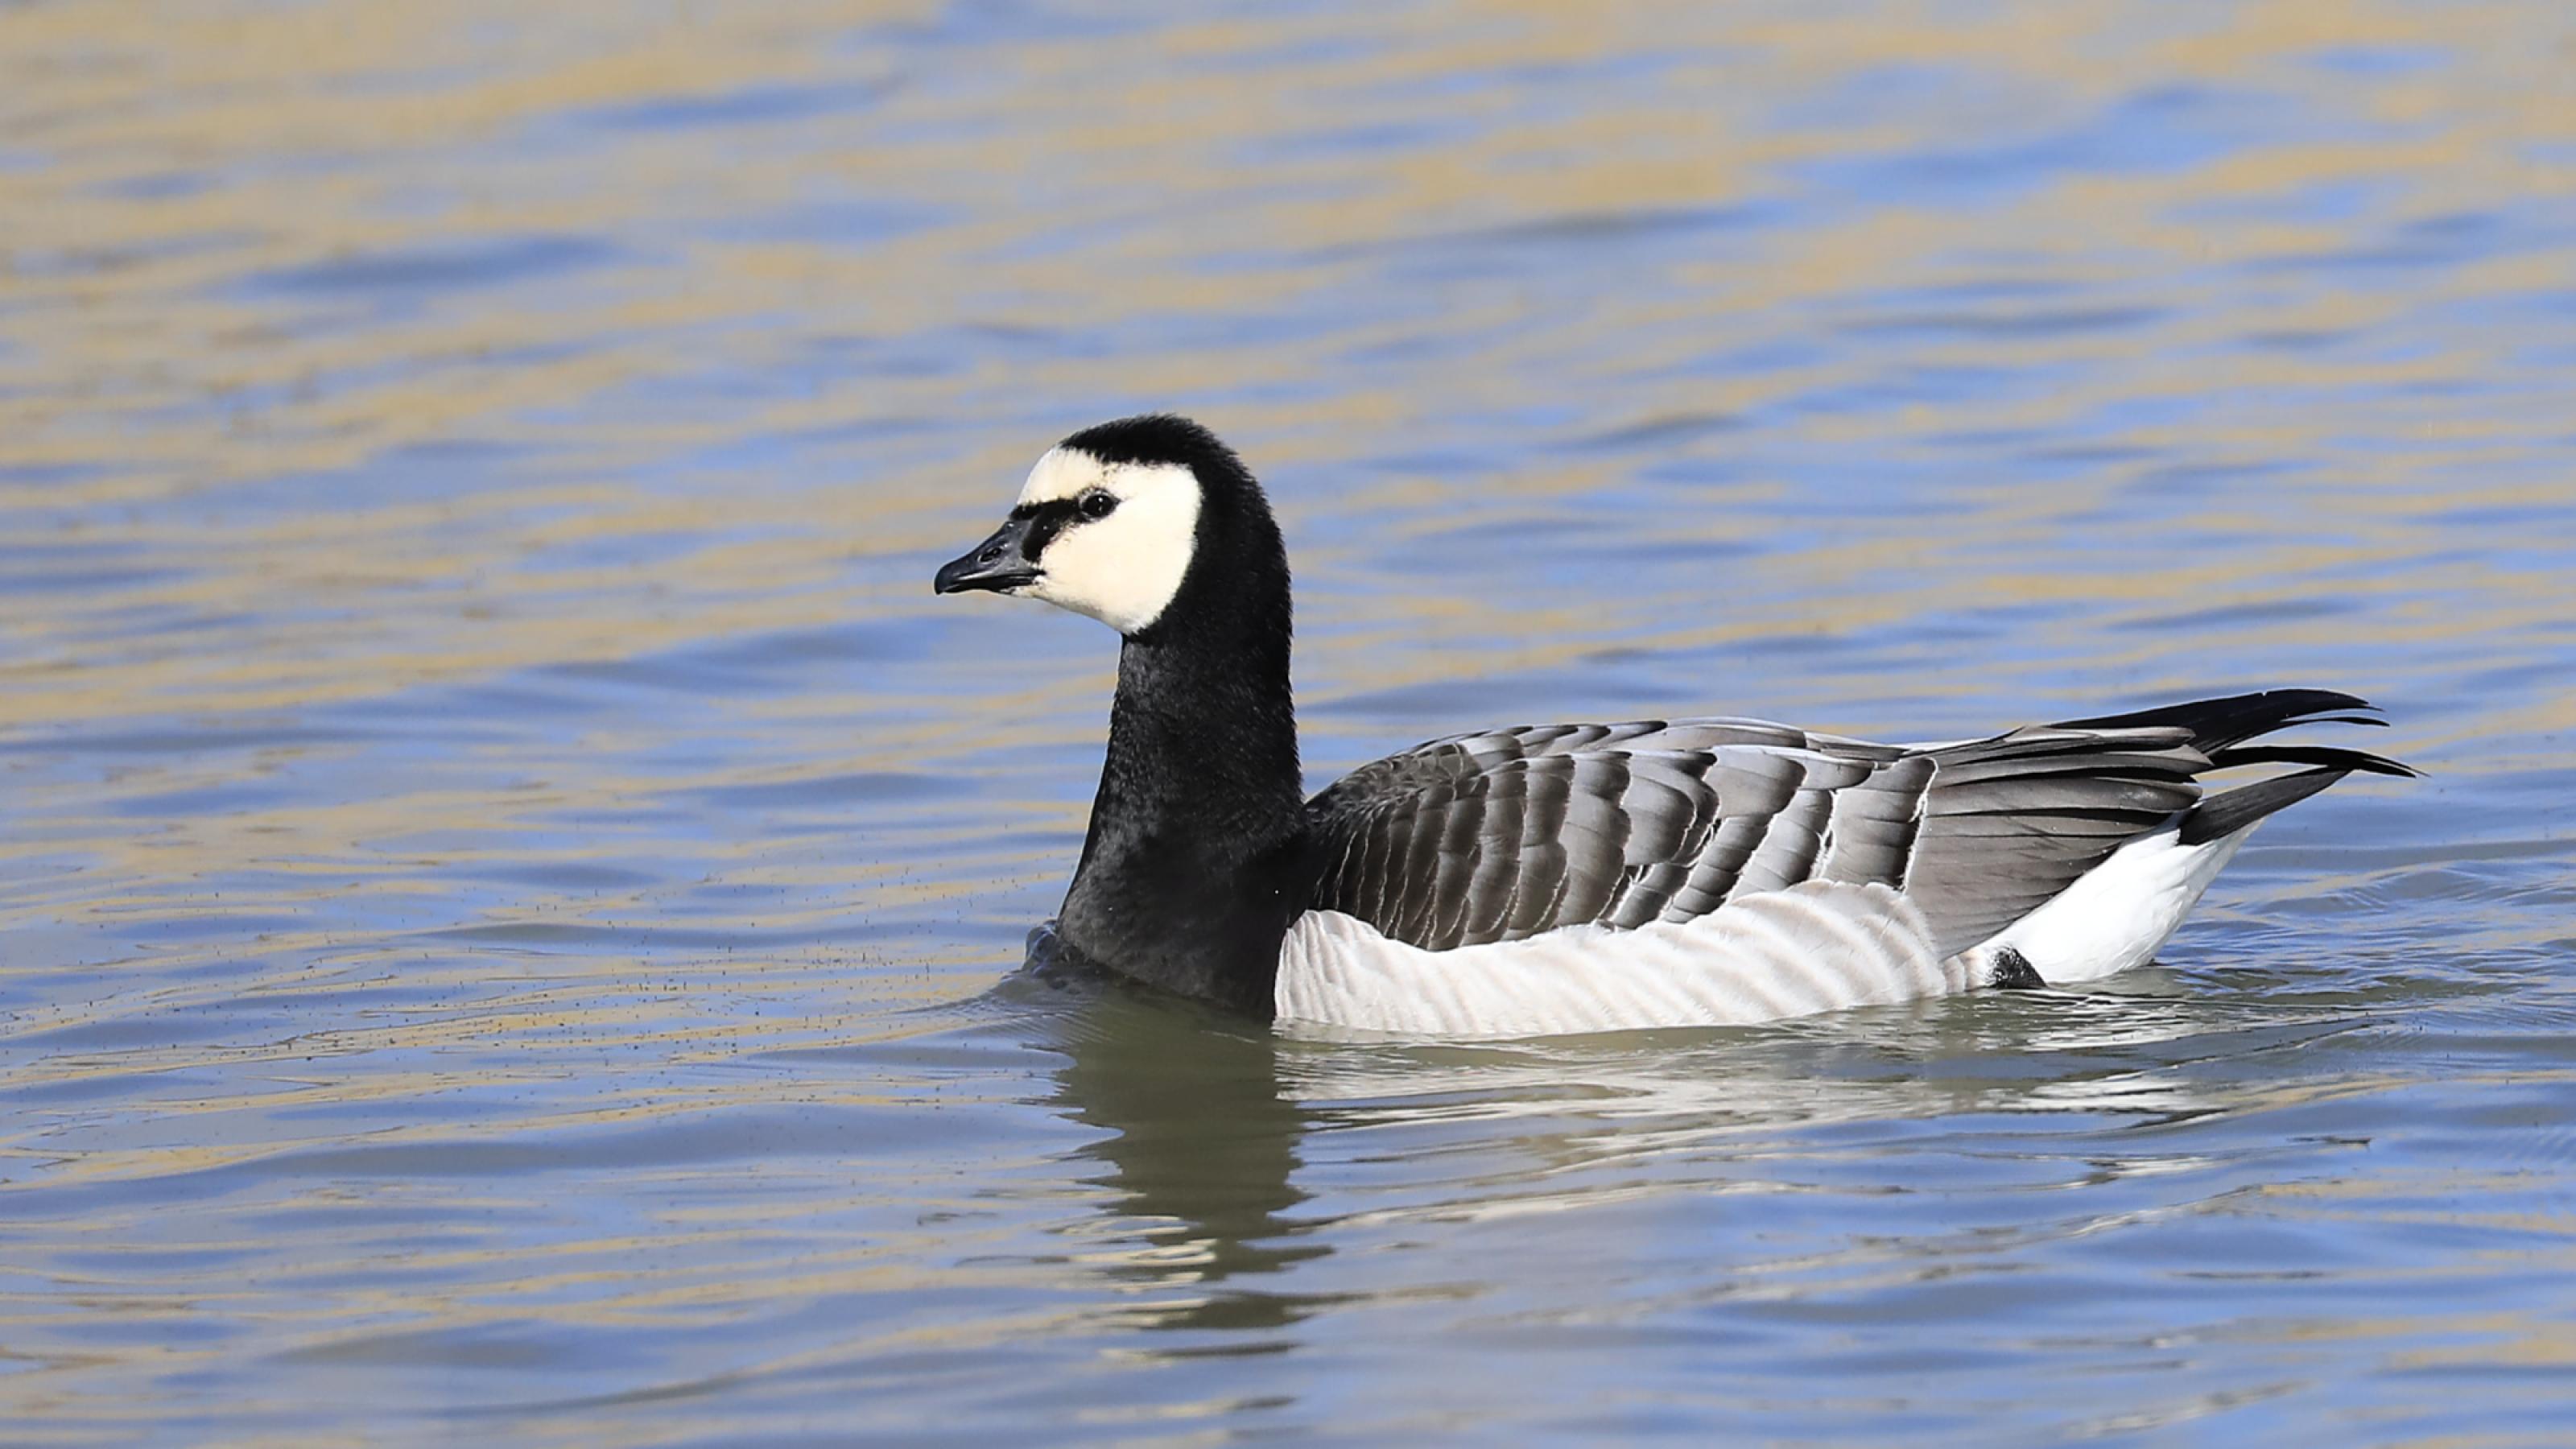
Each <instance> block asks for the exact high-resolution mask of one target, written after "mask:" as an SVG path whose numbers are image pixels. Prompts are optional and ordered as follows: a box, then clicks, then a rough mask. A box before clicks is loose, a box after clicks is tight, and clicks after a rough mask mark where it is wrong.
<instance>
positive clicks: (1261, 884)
mask: <svg viewBox="0 0 2576 1449" xmlns="http://www.w3.org/2000/svg"><path fill="white" fill-rule="evenodd" d="M935 587H936V589H937V591H938V592H940V593H943V594H947V593H959V592H963V591H966V590H972V589H988V590H992V591H994V592H997V593H1003V594H1015V595H1026V596H1028V597H1030V598H1037V599H1044V600H1045V601H1047V602H1048V603H1051V604H1055V605H1058V606H1060V607H1062V608H1066V609H1071V610H1073V611H1075V612H1077V613H1082V614H1088V615H1090V616H1091V617H1093V618H1096V619H1099V620H1100V621H1102V622H1103V623H1106V624H1108V625H1109V626H1110V627H1111V628H1114V629H1116V630H1117V631H1118V632H1119V633H1120V634H1121V635H1123V636H1124V639H1125V642H1124V644H1123V645H1122V647H1121V650H1120V653H1119V658H1118V692H1117V699H1116V702H1115V703H1114V704H1113V705H1112V706H1111V708H1110V715H1109V749H1108V757H1107V761H1106V763H1105V765H1104V766H1103V768H1102V770H1101V776H1100V791H1099V795H1098V796H1097V798H1096V799H1095V801H1094V802H1093V805H1092V812H1091V830H1090V834H1089V837H1088V838H1087V839H1086V840H1085V841H1084V842H1083V847H1082V860H1081V863H1080V865H1079V866H1078V867H1077V868H1076V869H1075V872H1074V877H1073V885H1072V887H1071V889H1070V890H1068V891H1067V892H1066V894H1065V898H1064V907H1063V911H1062V913H1061V915H1060V916H1059V919H1058V924H1057V928H1056V929H1057V934H1058V938H1059V946H1060V948H1061V947H1069V948H1071V950H1072V951H1073V952H1074V953H1076V954H1077V955H1078V956H1079V957H1080V958H1083V959H1087V960H1089V961H1091V962H1094V963H1097V964H1099V965H1101V966H1103V967H1106V968H1107V969H1109V970H1111V971H1114V972H1117V973H1120V974H1123V975H1125V976H1128V977H1132V978H1134V979H1136V980H1139V981H1143V982H1146V983H1149V984H1151V985H1154V986H1158V987H1162V988H1166V989H1168V990H1171V991H1176V992H1181V993H1184V994H1187V995H1190V996H1196V997H1201V998H1205V999H1209V1000H1212V1001H1215V1002H1218V1003H1222V1004H1224V1005H1227V1006H1231V1007H1234V1008H1238V1009H1241V1010H1244V1011H1248V1012H1254V1013H1258V1014H1260V1015H1262V1016H1264V1017H1273V1018H1277V1019H1280V1020H1283V1021H1303V1022H1311V1023H1318V1024H1324V1025H1329V1026H1335V1027H1343V1028H1359V1029H1365V1030H1378V1031H1387V1032H1396V1033H1405V1034H1413V1035H1428V1036H1453V1037H1502V1036H1535V1035H1547V1034H1554V1033H1562V1032H1580V1031H1602V1030H1614V1029H1619V1028H1628V1027H1648V1026H1680V1025H1702V1024H1725V1023H1743V1022H1757V1021H1767V1020H1772V1019H1776V1018H1781V1017H1789V1016H1797V1015H1802V1014H1805V1013H1809V1012H1817V1011H1825V1010H1829V1009H1832V1008H1836V1007H1842V1006H1850V1005H1856V1004H1859V1003H1863V1002H1886V1001H1898V1000H1903V999H1906V998H1910V997H1917V996H1930V995H1936V994H1940V993H1944V992H1953V991H1963V990H1968V989H1971V988H1974V987H1980V986H2006V987H2011V986H2024V987H2027V986H2037V985H2041V984H2043V983H2060V982H2072V981H2083V980H2089V979H2092V978H2094V977H2099V976H2106V975H2109V974H2110V973H2112V972H2115V971H2120V970H2123V969H2125V968H2127V967H2130V966H2135V965H2138V964H2140V963H2142V962H2144V961H2146V960H2147V959H2149V958H2150V957H2151V956H2153V955H2154V954H2155V951H2156V948H2157V947H2158V946H2160V945H2162V944H2163V943H2164V941H2165V938H2166V937H2167V936H2169V935H2171V934H2172V933H2173V930H2174V928H2175V927H2176V926H2178V925H2180V924H2181V922H2182V919H2183V916H2184V914H2185V913H2186V912H2188V911H2189V910H2190V909H2191V907H2192V906H2193V904H2194V903H2196V902H2197V901H2198V900H2199V899H2200V895H2201V892H2202V891H2203V890H2204V889H2206V888H2207V887H2208V885H2209V882H2210V880H2211V878H2212V877H2213V876H2215V875H2216V874H2217V873H2218V871H2219V869H2220V867H2222V866H2224V865H2225V864H2226V863H2227V861H2228V858H2229V857H2230V856H2232V855H2234V854H2235V852H2236V848H2237V847H2238V846H2239V845H2242V844H2243V843H2244V841H2245V837H2246V835H2247V834H2248V833H2249V832H2250V831H2252V830H2253V828H2254V826H2255V825H2256V824H2257V823H2258V822H2259V821H2261V820H2262V819H2263V818H2264V817H2265V816H2267V815H2270V814H2271V813H2272V812H2274V811H2276V810H2279V809H2281V808H2282V807H2284V806H2286V805H2290V804H2293V803H2295V802H2297V801H2299V800H2303V799H2305V798H2307V797H2308V796H2310V795H2313V794H2315V793H2316V792H2317V791H2319V790H2322V789H2324V788H2325V787H2326V786H2328V785H2331V784H2333V783H2335V782H2336V781H2337V780H2340V779H2342V778H2343V777H2344V776H2345V775H2346V774H2348V773H2350V772H2352V771H2355V770H2364V771H2370V772H2373V773H2377V774H2384V775H2411V774H2413V773H2414V772H2413V771H2412V770H2410V769H2408V768H2407V767H2406V766H2404V765H2401V764H2398V763H2396V762H2395V761H2392V760H2386V759H2382V758H2380V757H2378V756H2376V755H2369V754H2363V753H2361V752H2359V751H2356V750H2345V749H2330V748H2323V747H2317V746H2290V745H2269V744H2249V743H2247V742H2248V741H2251V740H2255V739H2257V738H2258V737H2261V736H2264V735H2268V734H2270V733H2272V732H2273V731H2276V730H2279V729H2281V728H2283V727H2285V726H2288V725H2294V724H2308V723H2318V722H2341V723H2353V724H2376V723H2379V721H2377V720H2373V719H2370V718H2367V717H2366V716H2363V715H2361V714H2358V713H2356V712H2357V711H2364V710H2368V709H2369V708H2370V706H2369V705H2367V704H2365V703H2364V702H2363V701H2361V700H2359V699H2357V698H2354V697H2353V696H2351V695H2348V694H2338V693H2334V692H2331V691H2327V690H2317V689H2276V690H2269V691H2265V692H2263V693H2260V694H2245V695H2236V696H2232V697H2229V698H2225V699H2205V700H2196V701H2193V702H2191V703H2188V704H2177V705H2172V706H2169V707H2166V708H2161V709H2149V710H2141V711H2138V712H2136V713H2133V714H2120V715H2107V716H2104V717H2102V718H2098V719H2085V720H2073V721H2069V722H2067V723H2064V724H2054V725H2035V726H2031V727H2029V728H2025V729H2017V730H2014V731H2012V732H2011V733H2009V734H2003V735H1997V736H1995V737H1993V738H1990V739H1979V740H1970V741H1964V742H1959V743H1950V744H1939V745H1879V744H1870V743H1865V742H1863V741H1860V740H1853V739H1844V738H1840V737H1837V736H1833V735H1824V734H1817V733H1814V732H1812V731H1808V730H1800V729H1793V728H1790V727H1788V726H1785V725H1777V724H1766V723H1763V722H1760V721H1757V720H1747V719H1684V720H1671V721H1653V720H1650V721H1637V722H1631V723H1626V724H1560V725H1522V726H1514V727H1512V728H1508V729H1497V730H1485V731H1480V732H1477V733H1473V734H1463V735H1453V736H1450V737H1449V738H1446V739H1439V740H1433V741H1431V742H1429V743H1428V744H1424V745H1420V746H1418V747H1416V748H1414V749H1410V750H1406V751H1404V752H1403V753H1401V754H1397V755H1393V756H1390V757H1388V758H1386V759H1383V760H1379V761H1377V762H1375V763H1374V764H1368V765H1363V766H1361V767H1360V768H1359V769H1357V770H1354V771H1352V772H1351V773H1350V774H1349V775H1348V776H1346V777H1344V778H1343V779H1342V780H1341V781H1340V782H1339V783H1337V784H1335V785H1333V786H1332V787H1331V788H1329V789H1327V790H1325V791H1324V792H1323V793H1322V794H1320V795H1317V796H1315V797H1314V798H1313V799H1311V800H1310V799H1307V798H1305V795H1304V791H1303V788H1302V786H1301V783H1300V778H1299V775H1298V766H1297V726H1296V718H1295V713H1294V707H1293V703H1292V701H1291V698H1290V693H1289V683H1288V652H1289V589H1288V559H1287V554H1286V552H1285V550H1284V549H1283V548H1282V546H1281V544H1280V538H1279V527H1278V524H1277V523H1276V522H1275V521H1274V520H1273V518H1272V517H1271V513H1270V507H1269V504H1268V503H1267V501H1266V500H1265V499H1264V498H1263V496H1262V492H1261V488H1260V485H1259V484H1257V483H1256V482H1254V480H1253V477H1252V474H1251V473H1250V472H1249V471H1248V470H1247V469H1246V468H1245V467H1244V465H1243V462H1242V460H1241V459H1239V458H1237V457H1236V456H1235V454H1234V452H1233V451H1232V450H1231V449H1229V448H1228V447H1226V445H1225V444H1223V443H1221V442H1219V441H1218V440H1217V439H1216V437H1215V436H1214V435H1213V434H1211V433H1209V432H1208V431H1207V430H1206V429H1205V428H1202V427H1200V426H1199V425H1197V424H1196V423H1193V422H1190V421H1188V420H1186V419H1183V418H1178V417H1171V416H1160V415H1158V416H1148V417H1134V418H1125V419H1121V420H1119V421H1116V422H1109V423H1103V424H1100V425H1099V426H1097V427H1093V428H1088V429H1085V430H1084V431H1082V432H1078V433H1075V434H1074V435H1073V436H1071V437H1069V438H1066V439H1065V440H1064V441H1063V442H1062V443H1060V444H1058V445H1057V446H1056V447H1055V448H1053V449H1051V450H1050V451H1049V452H1047V454H1046V455H1045V456H1043V457H1041V458H1040V459H1038V462H1037V466H1036V467H1035V468H1034V469H1033V470H1032V471H1031V472H1030V474H1029V478H1028V484H1027V486H1026V487H1024V488H1023V489H1022V490H1021V492H1020V497H1019V502H1018V504H1017V505H1016V506H1015V507H1013V508H1012V510H1011V513H1010V517H1009V518H1008V520H1007V521H1005V522H1004V523H1003V524H1002V526H1001V527H1000V528H999V529H998V530H996V531H995V532H994V534H993V535H992V537H990V538H988V539H986V540H984V541H983V542H982V543H979V544H977V545H976V546H975V547H974V548H973V549H971V550H969V551H968V552H967V553H965V554H964V555H963V556H961V557H959V558H957V559H955V560H953V561H951V562H950V563H948V564H947V565H945V566H944V567H942V568H941V569H940V570H939V573H938V577H937V580H936V584H935ZM2250 764H2283V765H2291V766H2296V767H2299V768H2296V769H2294V770H2292V771H2290V772H2288V773H2282V774H2276V775H2273V776H2271V777H2269V778H2265V779H2261V780H2258V781H2255V782H2254V783H2251V784H2246V785H2242V786H2240V787H2238V788H2236V789H2233V790H2229V791H2227V792H2225V793H2223V794H2215V795H2207V794H2204V793H2203V792H2202V789H2201V787H2200V784H2199V782H2198V777H2199V776H2200V775H2202V774H2205V773H2207V772H2209V771H2212V770H2218V769H2225V768H2228V767H2230V766H2235V765H2250Z"/></svg>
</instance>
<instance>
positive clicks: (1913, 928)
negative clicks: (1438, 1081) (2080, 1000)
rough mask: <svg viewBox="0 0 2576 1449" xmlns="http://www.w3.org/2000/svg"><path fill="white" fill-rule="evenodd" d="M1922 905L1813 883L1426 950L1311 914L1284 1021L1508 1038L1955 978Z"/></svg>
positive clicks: (1301, 936)
mask: <svg viewBox="0 0 2576 1449" xmlns="http://www.w3.org/2000/svg"><path fill="white" fill-rule="evenodd" d="M1968 973H1969V966H1968V963H1967V962H1966V961H1965V960H1964V959H1963V958H1957V957H1954V958H1952V959H1951V960H1950V961H1947V962H1944V961H1941V960H1939V959H1937V958H1936V957H1935V956H1934V955H1933V953H1932V938H1931V932H1930V930H1929V928H1928V927H1927V926H1926V925H1925V924H1924V920H1923V914H1922V912H1920V911H1918V910H1916V909H1915V908H1914V905H1913V904H1912V903H1911V902H1909V901H1907V900H1906V899H1905V898H1904V897H1903V896H1900V895H1898V894H1897V893H1896V892H1895V891H1892V890H1890V889H1888V888H1887V887H1885V886H1882V885H1865V886H1863V885H1847V884H1842V883H1838V882H1832V881H1810V882H1808V883H1806V884H1804V885H1799V886H1793V887H1791V888H1790V889H1787V890H1783V891H1771V892H1766V893H1765V894H1762V895H1758V896H1755V897H1753V898H1751V899H1749V900H1745V901H1739V902H1736V903H1733V904H1730V905H1727V906H1724V907H1721V908H1720V909H1718V910H1716V911H1713V912H1711V913H1709V914H1708V915H1705V916H1702V917H1700V918H1699V919H1698V920H1695V921H1684V922H1677V923H1667V922H1661V921H1658V922H1653V923H1650V924H1647V925H1643V926H1639V927H1637V928H1636V929H1634V930H1627V931H1614V930H1611V929H1610V928H1608V927H1606V926H1567V927H1563V928H1560V929H1558V930H1554V931H1549V932H1547V933H1546V934H1544V935H1539V936H1533V937H1530V938H1528V939H1526V940H1520V941H1504V942H1499V943H1496V944H1492V945H1485V946H1462V947H1459V948H1457V949H1455V950H1449V951H1425V950H1423V949H1421V948H1420V947H1417V946H1409V945H1406V944H1405V943H1403V942H1401V941H1393V940H1389V939H1387V937H1386V936H1385V935H1383V934H1382V933H1380V932H1379V931H1378V930H1377V929H1376V928H1374V927H1372V926H1370V925H1368V924H1367V923H1366V922H1364V921H1361V920H1358V919H1357V918H1355V917H1351V916H1346V915H1344V914H1342V913H1341V912H1339V911H1308V912H1307V913H1306V914H1304V915H1302V916H1300V917H1298V918H1297V920H1296V922H1295V923H1294V924H1292V925H1291V926H1290V927H1289V928H1288V938H1287V940H1286V941H1285V942H1284V943H1283V944H1282V945H1281V947H1280V952H1279V981H1278V986H1277V989H1276V997H1275V1005H1276V1007H1277V1010H1278V1015H1279V1018H1280V1019H1281V1020H1282V1021H1302V1022H1314V1023H1320V1024H1324V1025H1329V1026H1338V1027H1350V1028H1358V1029H1361V1030H1367V1031H1383V1032H1395V1033H1402V1034H1405V1035H1409V1036H1439V1037H1518V1036H1554V1035H1560V1034H1565V1033H1573V1032H1593V1031H1621V1030H1627V1029H1631V1028H1637V1027H1657V1026H1735V1025H1745V1024H1750V1023H1753V1022H1762V1021H1777V1020H1779V1019H1781V1018H1783V1017H1790V1016H1805V1015H1807V1014H1809V1013H1811V1012H1818V1011H1831V1010H1834V1009H1836V1008H1838V1007H1845V1006H1859V1005H1863V1004H1866V1003H1870V1002H1887V1001H1905V1000H1909V999H1911V998H1914V997H1919V996H1938V995H1941V994H1943V993H1946V992H1952V991H1961V990H1965V989H1966V988H1967V987H1969V986H1971V985H1973V984H1976V982H1978V981H1981V980H1983V979H1984V978H1982V977H1974V978H1972V977H1971V976H1970V975H1969V974H1968Z"/></svg>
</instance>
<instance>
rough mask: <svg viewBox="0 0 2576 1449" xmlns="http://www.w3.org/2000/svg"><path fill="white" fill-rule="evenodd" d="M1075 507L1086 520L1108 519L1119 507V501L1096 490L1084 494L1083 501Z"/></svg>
mask: <svg viewBox="0 0 2576 1449" xmlns="http://www.w3.org/2000/svg"><path fill="white" fill-rule="evenodd" d="M1074 507H1075V508H1077V509H1079V510H1080V511H1081V513H1082V516H1083V517H1085V518H1107V517H1108V516H1109V515H1110V513H1111V512H1112V511H1114V510H1115V509H1116V508H1117V507H1118V500H1117V498H1115V497H1114V496H1112V495H1110V494H1107V493H1103V492H1101V491H1099V490H1098V489H1094V490H1092V491H1091V492H1089V493H1085V494H1083V495H1082V501H1081V502H1079V503H1077V504H1075V505H1074Z"/></svg>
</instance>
